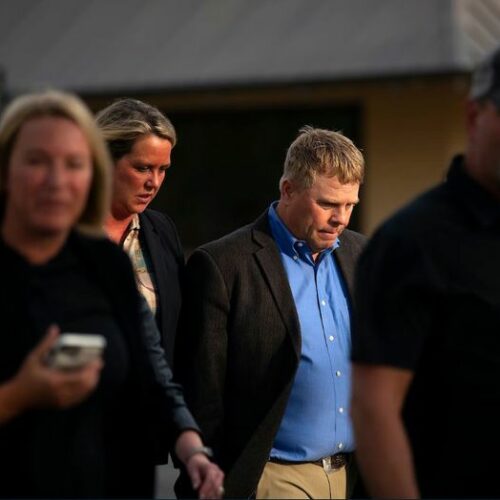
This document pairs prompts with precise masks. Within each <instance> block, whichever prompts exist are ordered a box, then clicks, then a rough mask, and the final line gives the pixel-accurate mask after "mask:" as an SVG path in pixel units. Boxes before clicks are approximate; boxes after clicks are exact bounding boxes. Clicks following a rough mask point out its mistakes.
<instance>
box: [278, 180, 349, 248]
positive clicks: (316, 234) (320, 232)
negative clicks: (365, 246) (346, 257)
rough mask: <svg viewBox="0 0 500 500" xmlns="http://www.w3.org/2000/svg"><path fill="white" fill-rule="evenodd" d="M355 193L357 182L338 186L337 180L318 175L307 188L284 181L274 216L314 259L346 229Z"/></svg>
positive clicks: (330, 245)
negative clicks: (280, 219)
mask: <svg viewBox="0 0 500 500" xmlns="http://www.w3.org/2000/svg"><path fill="white" fill-rule="evenodd" d="M358 193H359V183H352V184H341V183H340V182H339V180H338V178H337V177H326V176H324V175H318V176H317V177H316V180H315V182H314V184H313V186H312V187H311V188H308V189H304V188H302V187H300V186H299V185H297V184H296V183H295V182H294V181H290V180H285V181H283V183H282V186H281V199H280V204H279V205H280V206H279V207H278V213H279V215H280V217H281V218H282V219H283V222H284V223H285V224H286V226H287V227H288V229H289V230H290V231H291V232H292V234H293V235H294V236H295V237H296V238H298V239H301V240H305V241H306V242H307V244H308V245H309V247H310V248H311V250H312V252H313V256H315V255H317V254H318V253H319V252H321V251H322V250H325V249H327V248H331V247H332V246H333V245H334V244H335V241H336V240H337V238H338V237H339V236H340V234H341V233H342V231H343V230H344V229H345V228H346V227H347V225H348V224H349V219H350V218H351V214H352V210H353V208H354V206H355V205H356V204H357V203H358V201H359V199H358Z"/></svg>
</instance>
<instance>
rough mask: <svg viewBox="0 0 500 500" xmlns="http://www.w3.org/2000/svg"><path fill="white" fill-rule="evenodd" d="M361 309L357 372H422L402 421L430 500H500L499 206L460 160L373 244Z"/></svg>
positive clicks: (363, 267) (365, 262)
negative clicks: (360, 367) (368, 367)
mask: <svg viewBox="0 0 500 500" xmlns="http://www.w3.org/2000/svg"><path fill="white" fill-rule="evenodd" d="M356 308H357V312H356V318H355V325H354V328H353V336H352V341H353V352H352V359H353V361H354V362H357V363H369V364H377V365H387V366H393V367H398V368H403V369H408V370H411V371H413V372H414V379H413V381H412V383H411V386H410V389H409V392H408V395H407V398H406V401H405V406H404V411H403V415H404V420H405V425H406V428H407V432H408V435H409V438H410V441H411V444H412V448H413V452H414V459H415V464H416V470H417V476H418V480H419V485H420V488H421V493H422V495H423V496H427V497H429V496H432V497H447V496H448V497H449V496H453V497H460V496H465V497H481V496H487V497H500V478H498V477H497V475H498V473H499V471H500V203H499V202H498V201H497V200H495V199H494V198H493V197H492V196H491V195H490V194H489V193H487V192H486V191H484V190H483V189H482V188H481V187H480V186H479V185H478V184H477V183H475V182H474V181H473V180H472V179H471V178H470V177H469V176H468V175H467V174H466V172H465V170H464V168H463V158H462V157H461V156H458V157H456V158H455V159H454V160H453V163H452V165H451V168H450V171H449V174H448V177H447V179H446V181H445V182H444V183H443V184H441V185H439V186H437V187H436V188H434V189H432V190H431V191H428V192H427V193H425V194H423V195H421V196H420V197H419V198H417V199H416V200H415V201H414V202H412V203H411V204H410V205H408V206H407V207H405V208H404V209H402V210H401V211H399V212H398V213H397V214H396V215H394V216H393V217H392V218H391V219H389V220H388V221H387V222H386V223H385V224H383V225H382V227H381V228H380V229H379V230H378V231H377V232H376V234H375V235H374V237H373V238H372V240H371V241H370V243H369V244H368V246H367V248H366V250H365V252H364V254H363V255H362V257H361V259H360V262H359V267H358V273H357V281H356ZM381 459H383V457H381Z"/></svg>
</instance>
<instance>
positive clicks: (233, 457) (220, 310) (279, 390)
mask: <svg viewBox="0 0 500 500" xmlns="http://www.w3.org/2000/svg"><path fill="white" fill-rule="evenodd" d="M340 238H341V245H340V247H339V248H338V249H337V250H336V251H335V252H334V255H335V258H336V259H337V262H338V263H339V266H340V269H341V271H342V273H343V276H344V278H345V279H346V282H347V284H348V287H349V290H350V291H351V293H352V286H353V277H354V268H355V264H356V260H357V258H358V255H359V254H360V252H361V249H362V245H363V243H364V240H365V238H364V237H363V236H361V235H360V234H358V233H354V232H352V231H349V230H346V231H345V232H344V233H343V234H342V236H341V237H340ZM183 304H184V306H183V312H182V314H181V326H180V330H179V334H178V336H177V342H176V353H175V355H176V358H175V362H176V367H177V368H176V374H177V376H178V378H179V380H180V381H181V382H182V383H183V384H184V389H185V396H186V400H187V403H188V406H189V408H190V409H191V411H192V412H193V414H194V416H195V418H196V420H197V421H198V423H199V425H200V427H201V429H202V431H203V433H204V436H205V441H206V442H207V443H208V444H209V445H210V446H212V447H213V448H214V451H215V455H216V459H217V461H218V463H219V464H220V465H221V466H222V468H223V469H224V471H225V473H226V480H225V488H226V496H227V497H229V498H232V497H248V496H250V495H252V494H253V493H254V492H255V490H256V487H257V484H258V481H259V478H260V476H261V473H262V470H263V468H264V466H265V464H266V461H267V459H268V457H269V452H270V450H271V447H272V444H273V440H274V436H275V435H276V432H277V430H278V427H279V425H280V422H281V420H282V417H283V414H284V411H285V408H286V404H287V401H288V397H289V394H290V389H291V387H292V383H293V379H294V375H295V372H296V370H297V366H298V363H299V358H300V352H301V337H300V327H299V320H298V317H297V311H296V308H295V305H294V301H293V297H292V293H291V290H290V286H289V283H288V278H287V275H286V272H285V269H284V267H283V264H282V262H281V257H280V254H279V251H278V247H277V245H276V243H275V241H274V239H273V237H272V234H271V231H270V228H269V225H268V216H267V212H266V213H264V214H263V215H262V216H261V217H260V218H259V219H257V221H256V222H255V223H254V224H251V225H249V226H246V227H243V228H241V229H239V230H237V231H236V232H234V233H232V234H229V235H228V236H225V237H223V238H221V239H219V240H217V241H214V242H212V243H209V244H207V245H204V246H202V247H200V248H199V249H198V250H196V251H195V252H194V253H193V255H192V256H191V258H190V259H189V261H188V265H187V270H186V286H185V296H184V299H183ZM183 479H185V477H184V478H183V477H182V476H181V479H180V480H179V482H178V484H177V489H176V491H177V493H178V494H180V495H181V496H189V491H188V490H186V489H184V485H185V483H184V482H183Z"/></svg>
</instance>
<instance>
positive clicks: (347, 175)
mask: <svg viewBox="0 0 500 500" xmlns="http://www.w3.org/2000/svg"><path fill="white" fill-rule="evenodd" d="M364 171H365V161H364V158H363V155H362V153H361V151H360V150H359V149H358V148H357V147H356V146H355V145H354V144H353V142H352V141H351V140H350V139H349V138H348V137H346V136H345V135H343V134H341V133H340V132H334V131H333V130H325V129H320V128H313V127H310V126H305V127H303V128H301V129H300V131H299V135H298V137H297V138H296V139H295V140H294V141H293V142H292V144H291V145H290V147H289V148H288V151H287V154H286V159H285V165H284V169H283V175H282V177H281V180H280V187H281V184H282V183H283V181H284V180H289V181H294V182H296V183H298V184H299V185H300V186H301V187H302V188H304V189H308V188H310V187H312V185H313V184H314V181H315V180H316V176H317V175H324V176H327V177H337V178H338V180H339V182H340V183H341V184H356V183H357V184H361V183H362V182H363V177H364Z"/></svg>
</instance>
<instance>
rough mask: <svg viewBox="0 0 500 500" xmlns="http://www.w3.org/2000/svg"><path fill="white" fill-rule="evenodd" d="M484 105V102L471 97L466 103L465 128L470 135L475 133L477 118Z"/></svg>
mask: <svg viewBox="0 0 500 500" xmlns="http://www.w3.org/2000/svg"><path fill="white" fill-rule="evenodd" d="M482 106H484V104H482V103H480V102H478V101H473V100H470V99H469V100H468V101H467V102H466V103H465V128H466V130H467V135H468V136H469V137H472V136H473V135H474V133H475V130H476V123H477V118H478V115H479V111H480V109H481V107H482Z"/></svg>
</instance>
